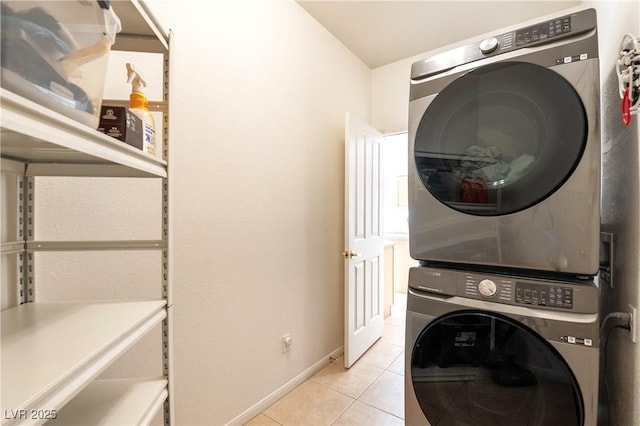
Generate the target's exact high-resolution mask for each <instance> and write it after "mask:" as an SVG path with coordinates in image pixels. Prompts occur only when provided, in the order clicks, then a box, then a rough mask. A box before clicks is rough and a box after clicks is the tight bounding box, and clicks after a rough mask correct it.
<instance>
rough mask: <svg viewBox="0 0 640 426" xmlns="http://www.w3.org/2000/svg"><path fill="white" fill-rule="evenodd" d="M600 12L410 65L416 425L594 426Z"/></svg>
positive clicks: (409, 379)
mask: <svg viewBox="0 0 640 426" xmlns="http://www.w3.org/2000/svg"><path fill="white" fill-rule="evenodd" d="M599 87H600V85H599V65H598V42H597V27H596V14H595V11H594V10H593V9H588V10H583V11H580V12H576V13H570V14H566V15H563V16H558V17H557V18H554V19H549V20H545V21H542V22H539V23H536V24H533V25H526V26H523V27H522V28H518V29H516V30H510V31H496V33H495V36H494V37H491V38H486V39H482V40H477V41H473V40H472V41H470V42H469V44H467V45H464V46H461V47H458V48H455V49H453V50H450V51H447V52H444V53H441V54H438V55H437V56H433V57H431V58H429V59H426V60H424V61H420V62H417V63H415V64H413V66H412V70H411V89H410V104H409V117H410V118H409V151H410V152H409V158H410V161H409V233H410V253H411V256H412V257H413V258H414V259H416V260H418V261H419V265H420V266H418V267H415V268H411V270H410V274H409V294H408V297H407V328H406V330H407V337H406V345H407V347H406V351H405V354H406V355H405V364H406V365H405V372H406V374H405V383H406V385H405V419H406V424H407V425H429V424H430V425H432V426H468V425H469V426H470V425H477V426H493V425H501V426H511V425H513V426H527V425H528V426H534V425H549V426H556V425H562V426H595V425H596V424H597V412H598V380H599V356H600V347H599V345H600V340H599V312H598V305H599V300H598V295H599V289H598V285H597V274H598V269H599V252H600V130H599V102H600V97H599V90H600V89H599Z"/></svg>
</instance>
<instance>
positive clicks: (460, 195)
mask: <svg viewBox="0 0 640 426" xmlns="http://www.w3.org/2000/svg"><path fill="white" fill-rule="evenodd" d="M586 141H587V119H586V113H585V110H584V106H583V104H582V102H581V100H580V97H579V95H578V94H577V93H576V91H575V90H574V89H573V87H572V86H571V85H570V84H569V82H567V81H566V80H565V79H564V78H563V77H562V76H560V75H559V74H557V73H556V72H554V71H553V70H551V69H548V68H544V67H541V66H539V65H534V64H529V63H522V62H502V63H498V64H493V65H487V66H484V67H481V68H478V69H476V70H473V71H471V72H469V73H467V74H465V75H463V76H462V77H459V78H457V79H456V80H454V81H453V82H452V83H451V84H449V85H448V86H447V87H445V88H444V89H443V90H442V91H441V92H440V93H439V94H438V95H437V96H436V97H435V98H434V100H433V101H432V102H431V104H430V105H429V106H428V108H427V109H426V111H425V113H424V114H423V116H422V118H421V121H420V123H419V125H418V129H417V131H416V136H415V145H414V154H415V162H416V167H417V171H418V173H419V175H420V178H421V180H422V182H423V184H424V185H425V186H426V188H427V189H428V190H429V191H430V192H431V194H433V195H434V196H435V197H436V198H437V199H438V200H440V201H441V202H443V203H444V204H446V205H448V206H449V207H451V208H454V209H456V210H458V211H462V212H465V213H469V214H474V215H481V216H497V215H504V214H509V213H514V212H517V211H519V210H523V209H526V208H527V207H530V206H532V205H534V204H537V203H538V202H540V201H542V200H543V199H545V198H546V197H548V196H549V195H551V194H553V193H554V192H555V191H556V190H557V189H558V188H559V187H560V186H561V185H562V184H563V183H564V182H565V180H566V179H568V178H569V177H570V176H571V174H572V172H573V171H574V170H575V168H576V166H577V165H578V162H579V160H580V157H581V156H582V153H583V151H584V148H585V145H586Z"/></svg>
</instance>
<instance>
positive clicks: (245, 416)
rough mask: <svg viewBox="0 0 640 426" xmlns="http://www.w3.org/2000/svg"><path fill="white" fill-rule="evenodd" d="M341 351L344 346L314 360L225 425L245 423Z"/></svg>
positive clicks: (325, 364)
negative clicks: (316, 360) (318, 359)
mask: <svg viewBox="0 0 640 426" xmlns="http://www.w3.org/2000/svg"><path fill="white" fill-rule="evenodd" d="M343 353H344V347H343V346H340V347H339V348H338V349H336V350H334V351H333V352H331V353H329V354H328V355H325V356H324V357H322V359H321V360H320V361H318V362H316V363H315V364H313V365H312V366H311V367H309V368H307V369H306V370H304V371H303V372H302V373H300V374H298V375H297V376H296V377H294V378H293V379H291V380H289V381H288V382H287V383H285V384H284V385H283V386H281V387H280V388H278V389H276V390H275V391H274V392H272V393H271V394H269V395H267V396H266V397H265V398H263V399H262V400H260V401H258V402H257V403H256V404H254V405H252V406H251V407H249V409H247V410H246V411H244V412H243V413H242V414H240V415H239V416H237V417H236V418H234V419H233V420H231V421H230V422H229V423H227V425H244V424H245V423H247V422H249V421H250V420H251V419H253V418H254V417H255V416H257V415H258V414H260V413H262V412H263V411H264V410H266V409H267V408H269V407H270V406H272V405H273V404H274V403H275V402H276V401H278V400H279V399H280V398H282V397H283V396H285V395H286V394H288V393H289V392H291V391H292V390H294V389H295V388H297V387H298V386H300V385H301V384H302V383H304V381H305V380H307V379H308V378H310V377H311V376H313V375H314V374H316V373H317V372H318V371H320V370H322V369H323V368H324V367H326V366H327V365H329V363H330V362H331V360H332V359H336V358H339V357H340V356H341V355H342V354H343Z"/></svg>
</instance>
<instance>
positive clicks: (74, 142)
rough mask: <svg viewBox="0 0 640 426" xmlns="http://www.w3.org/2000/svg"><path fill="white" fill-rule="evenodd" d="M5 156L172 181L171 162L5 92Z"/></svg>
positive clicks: (0, 99)
mask: <svg viewBox="0 0 640 426" xmlns="http://www.w3.org/2000/svg"><path fill="white" fill-rule="evenodd" d="M0 104H1V105H2V113H1V114H0V128H1V129H2V135H1V137H2V144H0V149H1V152H2V157H4V158H8V159H12V160H16V161H21V162H24V163H41V164H46V165H57V166H58V167H59V169H60V175H64V165H65V164H68V165H69V167H70V168H73V166H77V165H120V166H124V167H125V168H126V169H129V170H131V172H132V175H133V176H139V175H141V172H142V175H147V176H149V177H166V176H167V163H166V161H163V160H159V159H157V158H155V157H153V156H151V155H149V154H147V153H144V152H142V151H141V150H139V149H136V148H134V147H132V146H129V145H127V144H125V143H124V142H121V141H118V140H116V139H113V138H111V137H109V136H107V135H105V134H103V133H100V132H98V131H97V130H94V129H91V128H90V127H88V126H86V125H84V124H82V123H79V122H77V121H74V120H72V119H70V118H67V117H65V116H63V115H61V114H59V113H57V112H55V111H51V110H50V109H48V108H45V107H43V106H41V105H39V104H37V103H35V102H32V101H30V100H28V99H25V98H23V97H21V96H18V95H16V94H15V93H11V92H9V91H8V90H5V89H0Z"/></svg>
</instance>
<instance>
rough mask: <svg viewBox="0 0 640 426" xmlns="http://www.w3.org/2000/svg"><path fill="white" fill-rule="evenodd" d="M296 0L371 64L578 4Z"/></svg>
mask: <svg viewBox="0 0 640 426" xmlns="http://www.w3.org/2000/svg"><path fill="white" fill-rule="evenodd" d="M296 1H297V2H298V4H300V6H302V7H303V8H304V9H305V10H306V11H307V12H308V13H309V14H310V15H311V16H313V17H314V18H315V19H316V20H317V21H318V22H320V24H322V25H323V26H324V27H325V28H326V29H327V30H329V31H330V32H331V33H332V34H333V35H334V36H335V37H336V38H337V39H338V40H340V41H341V42H342V43H343V44H344V45H345V46H347V48H349V49H350V50H351V51H352V52H353V53H354V54H355V55H356V56H358V57H359V58H360V59H361V60H362V61H363V62H364V63H365V64H367V65H368V66H369V67H371V68H377V67H379V66H381V65H386V64H388V63H391V62H395V61H397V60H400V59H404V58H408V57H411V56H414V55H417V54H420V53H423V52H427V51H429V50H433V49H436V48H439V47H443V46H446V45H448V44H451V43H455V42H458V41H461V40H464V39H466V38H470V37H473V36H475V35H479V34H483V33H486V32H490V31H493V30H496V29H500V28H502V27H506V26H509V25H514V24H517V23H518V22H522V21H527V20H529V19H533V18H536V17H538V16H543V15H547V14H551V13H554V12H557V11H560V10H564V9H567V8H570V7H575V6H577V5H579V4H580V1H559V0H558V1H542V0H538V1H535V0H532V1H521V0H510V1H509V0H503V1H457V0H454V1H442V0H440V1H433V0H414V1H404V0H387V1H380V0H338V1H328V0H296Z"/></svg>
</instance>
